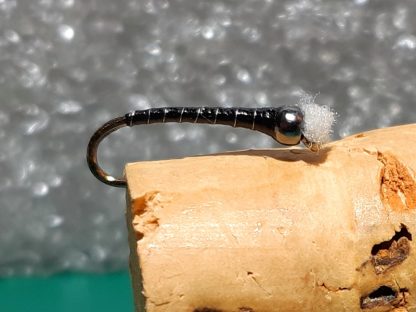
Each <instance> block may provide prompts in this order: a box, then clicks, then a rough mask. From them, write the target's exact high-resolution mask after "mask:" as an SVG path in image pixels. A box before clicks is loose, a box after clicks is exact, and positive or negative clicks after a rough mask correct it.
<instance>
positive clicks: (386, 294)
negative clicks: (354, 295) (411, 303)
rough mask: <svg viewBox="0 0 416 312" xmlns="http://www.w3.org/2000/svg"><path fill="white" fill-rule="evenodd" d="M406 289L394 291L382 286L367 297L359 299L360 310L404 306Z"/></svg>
mask: <svg viewBox="0 0 416 312" xmlns="http://www.w3.org/2000/svg"><path fill="white" fill-rule="evenodd" d="M408 293H409V292H408V289H407V288H400V289H399V290H394V289H393V288H391V287H389V286H386V285H383V286H380V287H379V288H377V289H375V290H374V291H372V292H371V293H369V294H368V295H367V296H363V297H361V298H360V307H361V309H373V308H379V307H385V306H391V307H393V308H399V307H403V306H404V305H405V304H406V295H407V294H408Z"/></svg>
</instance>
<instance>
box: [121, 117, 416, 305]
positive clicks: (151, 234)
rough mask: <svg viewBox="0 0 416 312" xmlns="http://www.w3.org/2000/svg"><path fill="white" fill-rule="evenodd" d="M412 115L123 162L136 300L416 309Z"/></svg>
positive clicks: (415, 137) (141, 302)
mask: <svg viewBox="0 0 416 312" xmlns="http://www.w3.org/2000/svg"><path fill="white" fill-rule="evenodd" d="M415 146H416V124H413V125H406V126H399V127H392V128H386V129H380V130H375V131H370V132H366V133H361V134H358V135H354V136H351V137H348V138H346V139H343V140H340V141H337V142H333V143H331V144H328V145H327V146H325V148H323V149H322V150H321V151H320V152H319V153H313V152H310V151H308V150H306V149H301V148H285V149H270V150H249V151H239V152H232V153H225V154H221V155H210V156H199V157H189V158H184V159H177V160H165V161H151V162H138V163H131V164H128V165H127V166H126V169H125V174H126V179H127V183H128V191H127V203H128V204H127V225H128V228H129V240H130V248H131V257H130V268H131V273H132V281H133V288H134V294H135V302H136V309H137V311H141V312H144V311H147V312H162V311H175V312H176V311H179V312H270V311H323V312H325V311H337V312H338V311H348V312H354V311H368V312H379V311H396V312H405V311H408V312H409V311H416V245H415V239H416V238H415V237H416V181H415V170H416V147H415Z"/></svg>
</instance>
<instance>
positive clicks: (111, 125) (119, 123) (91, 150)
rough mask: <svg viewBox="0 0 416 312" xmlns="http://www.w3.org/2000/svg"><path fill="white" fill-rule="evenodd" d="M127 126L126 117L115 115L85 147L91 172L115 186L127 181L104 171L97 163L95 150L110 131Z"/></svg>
mask: <svg viewBox="0 0 416 312" xmlns="http://www.w3.org/2000/svg"><path fill="white" fill-rule="evenodd" d="M126 126H128V124H126V117H125V116H124V117H117V118H114V119H112V120H110V121H108V122H106V123H105V124H104V125H102V126H101V127H100V128H99V129H98V130H97V131H95V133H94V134H93V135H92V137H91V139H90V141H89V143H88V148H87V163H88V167H89V168H90V170H91V172H92V174H93V175H94V176H95V177H96V178H97V179H98V180H100V181H101V182H103V183H105V184H108V185H110V186H115V187H126V185H127V183H126V180H125V179H124V178H115V177H113V176H111V175H110V174H108V173H107V172H105V171H104V170H103V169H102V168H101V167H100V166H99V165H98V160H97V150H98V145H99V144H100V142H101V141H102V140H103V139H104V138H105V137H106V136H108V135H109V134H110V133H112V132H114V131H116V130H118V129H120V128H123V127H126Z"/></svg>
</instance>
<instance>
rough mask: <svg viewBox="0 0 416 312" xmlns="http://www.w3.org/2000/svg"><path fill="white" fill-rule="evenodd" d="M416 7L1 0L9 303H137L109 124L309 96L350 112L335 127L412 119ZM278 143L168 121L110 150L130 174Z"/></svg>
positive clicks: (366, 1) (5, 296)
mask: <svg viewBox="0 0 416 312" xmlns="http://www.w3.org/2000/svg"><path fill="white" fill-rule="evenodd" d="M415 14H416V2H415V1H414V0H402V1H389V0H377V1H372V0H355V1H353V0H350V1H345V0H342V1H341V0H337V1H335V0H333V1H325V0H279V1H273V0H247V1H242V0H238V1H237V0H228V1H225V0H224V1H215V0H214V1H203V0H172V1H170V0H118V1H113V0H82V1H81V0H0V172H1V178H0V298H1V300H0V310H1V311H28V310H29V307H30V310H31V311H37V310H42V311H48V309H50V310H51V311H52V310H53V311H66V309H68V311H69V309H71V310H72V309H73V308H76V309H77V310H78V311H93V310H98V308H97V307H99V309H100V310H101V311H110V310H112V309H115V308H117V309H119V310H125V311H129V310H132V304H131V290H130V282H129V277H128V273H127V263H128V262H127V261H128V260H127V259H128V246H127V239H126V229H125V228H126V227H125V221H124V209H125V199H124V196H125V193H124V190H123V189H116V188H112V187H109V186H106V185H104V184H102V183H100V182H99V181H98V180H96V179H95V178H94V177H93V176H92V175H91V174H90V172H89V170H88V168H87V165H86V162H85V152H86V145H87V142H88V140H89V137H90V136H91V134H92V133H93V132H94V130H95V129H96V128H97V127H99V126H100V125H101V124H102V123H104V122H105V121H107V120H108V119H111V118H113V117H116V116H119V115H122V114H124V113H126V112H128V111H130V110H134V109H146V108H149V107H160V106H203V105H206V106H240V107H241V106H242V107H264V106H280V105H284V104H294V103H297V102H299V100H300V98H301V97H302V96H303V94H305V93H307V94H310V95H312V96H316V102H317V103H320V104H323V105H329V106H330V107H332V109H333V110H334V111H336V112H337V113H338V120H337V123H336V125H335V129H334V133H333V138H334V139H337V138H340V137H344V136H347V135H349V134H352V133H355V132H359V131H363V130H369V129H373V128H380V127H387V126H390V125H397V124H402V123H411V122H415V121H416V109H415V108H414V105H415V104H414V99H415V98H416V88H415V86H416V19H415V18H413V17H414V16H415ZM265 147H276V144H275V142H274V141H272V140H271V139H270V138H268V137H266V136H264V135H262V134H259V133H254V132H253V133H252V132H251V131H247V130H241V129H233V128H228V127H223V126H215V127H212V126H211V127H210V126H204V125H198V126H195V125H174V124H170V125H162V126H158V125H151V126H143V127H136V128H133V129H122V130H121V131H119V132H117V133H115V134H114V135H112V136H111V137H110V138H109V139H108V140H106V141H105V142H104V143H103V144H102V147H101V149H100V154H99V155H100V158H101V163H102V165H103V167H104V168H105V169H107V170H108V171H109V172H110V173H113V174H114V175H120V174H121V173H122V170H123V166H124V164H125V163H126V162H131V161H139V160H155V159H166V158H178V157H183V156H187V155H196V154H206V153H215V152H220V151H226V150H236V149H247V148H265ZM106 294H107V295H106ZM24 298H26V299H24ZM94 305H96V306H95V307H96V308H92V307H94ZM100 305H102V306H100Z"/></svg>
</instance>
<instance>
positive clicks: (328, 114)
mask: <svg viewBox="0 0 416 312" xmlns="http://www.w3.org/2000/svg"><path fill="white" fill-rule="evenodd" d="M299 106H300V108H301V109H302V111H303V113H304V129H303V135H304V136H305V137H306V138H307V139H308V141H310V142H314V143H317V144H318V145H322V144H324V143H327V142H328V141H329V140H330V137H331V133H332V126H333V124H334V123H335V117H336V113H335V112H333V111H332V110H331V109H330V108H329V107H327V106H320V105H318V104H316V103H315V97H313V96H310V95H304V96H303V97H302V98H301V100H300V103H299Z"/></svg>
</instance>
